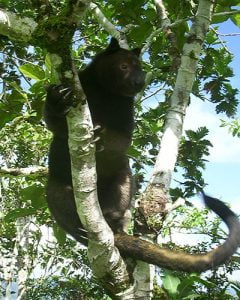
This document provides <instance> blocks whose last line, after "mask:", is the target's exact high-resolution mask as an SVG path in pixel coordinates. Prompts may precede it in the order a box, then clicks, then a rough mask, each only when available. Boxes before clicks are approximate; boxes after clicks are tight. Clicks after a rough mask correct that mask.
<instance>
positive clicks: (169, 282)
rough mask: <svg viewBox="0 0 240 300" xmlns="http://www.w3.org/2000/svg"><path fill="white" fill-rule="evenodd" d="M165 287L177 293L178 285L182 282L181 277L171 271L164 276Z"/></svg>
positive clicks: (171, 292) (170, 291) (172, 292)
mask: <svg viewBox="0 0 240 300" xmlns="http://www.w3.org/2000/svg"><path fill="white" fill-rule="evenodd" d="M162 281H163V287H164V288H165V289H166V290H167V291H168V292H169V293H170V294H173V295H174V294H176V293H177V288H178V285H179V284H180V282H181V281H180V279H179V278H178V277H176V276H173V275H172V274H171V273H167V275H165V276H164V278H163V280H162Z"/></svg>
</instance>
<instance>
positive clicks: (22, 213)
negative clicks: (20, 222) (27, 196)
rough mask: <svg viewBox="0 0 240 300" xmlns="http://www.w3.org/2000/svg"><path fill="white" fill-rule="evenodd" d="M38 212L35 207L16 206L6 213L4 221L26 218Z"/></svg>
mask: <svg viewBox="0 0 240 300" xmlns="http://www.w3.org/2000/svg"><path fill="white" fill-rule="evenodd" d="M35 213H36V210H35V209H34V208H28V207H26V208H16V209H13V210H12V211H10V212H9V213H7V214H6V216H5V217H4V221H6V222H12V221H15V220H17V219H18V218H24V217H27V216H31V215H34V214H35Z"/></svg>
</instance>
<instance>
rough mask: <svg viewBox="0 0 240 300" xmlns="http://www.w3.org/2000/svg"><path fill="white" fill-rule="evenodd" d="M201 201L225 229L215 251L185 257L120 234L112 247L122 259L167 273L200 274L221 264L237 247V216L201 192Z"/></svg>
mask: <svg viewBox="0 0 240 300" xmlns="http://www.w3.org/2000/svg"><path fill="white" fill-rule="evenodd" d="M203 198H204V201H205V204H206V205H207V207H209V208H210V209H212V210H213V211H214V212H215V213H216V214H217V215H218V216H219V217H220V218H221V219H222V220H223V221H224V222H225V223H226V225H227V227H228V229H229V235H228V238H227V239H226V241H225V242H224V243H223V244H222V245H220V246H219V247H217V248H216V249H214V250H212V251H210V252H207V253H204V254H187V253H184V252H180V251H173V250H170V249H165V248H161V247H160V246H158V245H156V244H152V243H150V242H147V241H144V240H141V239H140V238H138V237H134V236H130V235H127V234H124V233H119V234H116V235H115V245H116V246H117V248H118V249H119V251H120V253H121V254H122V255H124V256H128V257H132V258H134V259H138V260H142V261H145V262H147V263H151V264H154V265H157V266H159V267H163V268H167V269H171V270H178V271H185V272H203V271H206V270H208V269H213V268H215V267H217V266H219V265H221V264H223V263H224V262H226V261H227V260H228V259H229V258H230V257H231V256H232V255H233V254H234V252H235V251H236V250H237V248H238V247H239V246H240V222H239V220H238V217H237V216H236V215H235V214H234V213H233V212H232V211H231V210H230V209H229V208H228V207H227V206H226V205H225V204H224V203H223V202H221V201H220V200H218V199H215V198H212V197H209V196H206V195H205V194H204V193H203Z"/></svg>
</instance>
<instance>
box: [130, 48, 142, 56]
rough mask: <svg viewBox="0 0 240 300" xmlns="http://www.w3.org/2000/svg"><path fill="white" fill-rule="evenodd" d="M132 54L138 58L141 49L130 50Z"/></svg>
mask: <svg viewBox="0 0 240 300" xmlns="http://www.w3.org/2000/svg"><path fill="white" fill-rule="evenodd" d="M132 52H133V53H134V54H135V55H137V57H139V55H140V53H141V48H135V49H133V50H132Z"/></svg>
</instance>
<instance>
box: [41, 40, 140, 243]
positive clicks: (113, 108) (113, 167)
mask: <svg viewBox="0 0 240 300" xmlns="http://www.w3.org/2000/svg"><path fill="white" fill-rule="evenodd" d="M138 54H139V49H134V50H132V51H128V50H125V49H122V48H120V47H119V44H118V42H117V41H116V40H115V39H112V40H111V43H110V45H109V46H108V48H107V49H106V50H104V51H103V52H101V53H99V54H98V55H97V56H96V57H95V58H94V59H93V61H92V62H91V63H90V64H89V66H87V68H86V69H85V70H84V71H81V72H79V78H80V81H81V84H82V87H83V90H84V92H85V94H86V96H87V101H88V104H89V108H90V112H91V116H92V120H93V125H94V126H97V125H99V126H100V128H101V129H100V144H101V145H100V147H103V151H99V152H96V168H97V178H98V179H97V189H98V199H99V203H100V206H101V208H102V211H103V214H104V217H105V218H106V220H107V222H108V223H109V225H110V226H111V228H112V230H113V231H114V232H119V231H122V230H123V228H124V224H125V222H127V220H128V218H129V208H130V202H131V198H132V193H133V191H132V179H131V171H130V168H129V162H128V157H127V154H126V152H127V149H128V147H129V145H130V143H131V140H132V132H133V127H134V118H133V104H134V103H133V102H134V95H135V94H136V93H137V92H139V91H140V89H141V88H142V87H143V85H144V78H145V76H144V73H143V71H142V69H141V66H140V62H139V60H138ZM71 104H72V103H71V92H70V90H68V89H66V88H64V87H63V86H61V85H60V86H51V87H50V88H49V90H48V94H47V100H46V105H45V119H46V123H47V125H48V127H49V129H50V130H51V131H52V132H53V140H52V143H51V147H50V153H49V180H48V186H47V201H48V205H49V208H50V210H51V212H52V214H53V216H54V217H55V219H56V220H57V222H58V224H59V225H60V226H61V227H62V228H63V229H64V230H65V231H67V232H68V233H70V234H71V235H72V236H74V237H75V238H76V239H77V240H80V241H81V240H82V235H84V232H83V231H82V225H81V223H80V220H79V217H78V215H77V211H76V206H75V201H74V197H73V191H72V177H71V167H70V157H69V150H68V141H67V138H68V134H67V125H66V118H65V113H66V111H68V108H69V106H70V105H71ZM97 146H98V145H97Z"/></svg>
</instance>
